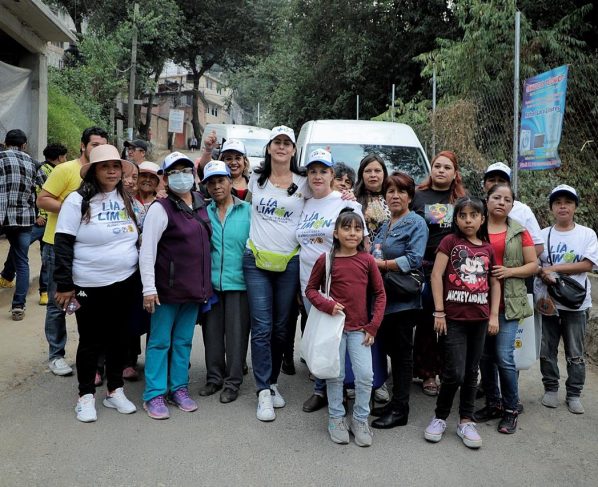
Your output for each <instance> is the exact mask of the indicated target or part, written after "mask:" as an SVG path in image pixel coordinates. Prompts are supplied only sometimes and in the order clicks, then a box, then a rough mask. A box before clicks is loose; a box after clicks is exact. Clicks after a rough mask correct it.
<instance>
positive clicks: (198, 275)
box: [155, 193, 213, 304]
mask: <svg viewBox="0 0 598 487" xmlns="http://www.w3.org/2000/svg"><path fill="white" fill-rule="evenodd" d="M192 195H193V210H191V208H189V207H188V206H187V204H186V203H185V202H183V201H181V200H178V201H177V200H176V197H173V196H169V197H168V198H160V199H158V200H156V203H158V204H161V205H162V206H163V207H164V210H166V214H167V215H168V226H167V227H166V230H164V233H163V234H162V237H161V238H160V241H159V242H158V249H157V257H156V267H155V274H156V288H157V290H158V296H159V297H160V301H162V302H164V303H171V304H181V303H205V302H206V301H207V299H208V298H210V296H212V294H213V291H212V283H211V272H212V268H211V267H212V263H211V258H210V232H211V227H210V220H209V217H208V213H207V211H206V206H205V203H204V202H203V199H202V198H201V196H200V195H199V194H198V193H192ZM204 222H205V223H204ZM208 228H210V231H208Z"/></svg>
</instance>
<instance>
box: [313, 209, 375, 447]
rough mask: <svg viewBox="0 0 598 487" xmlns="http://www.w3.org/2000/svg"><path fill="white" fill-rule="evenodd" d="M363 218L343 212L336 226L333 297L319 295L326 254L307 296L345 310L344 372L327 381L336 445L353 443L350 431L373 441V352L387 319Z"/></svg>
mask: <svg viewBox="0 0 598 487" xmlns="http://www.w3.org/2000/svg"><path fill="white" fill-rule="evenodd" d="M364 226H365V224H364V221H363V219H362V218H361V216H359V215H358V214H357V213H353V211H352V210H349V211H342V212H341V214H340V215H339V217H338V218H337V220H336V224H335V227H334V234H333V236H334V240H333V248H332V259H331V261H332V262H331V265H330V268H331V285H330V298H331V299H326V298H325V297H324V296H323V295H322V294H320V292H319V289H320V288H322V286H323V284H324V283H325V280H326V276H325V274H326V255H325V254H322V255H321V256H320V257H319V258H318V260H317V261H316V263H315V264H314V267H313V269H312V273H311V276H310V279H309V282H308V284H307V287H306V288H305V295H306V297H307V299H309V300H310V302H311V303H312V304H313V305H314V306H315V307H316V308H318V309H319V310H320V311H323V312H325V313H329V314H331V315H335V314H337V313H339V312H340V311H342V312H344V313H345V316H346V318H345V329H344V331H343V336H342V339H341V344H340V349H339V356H340V375H339V376H338V377H337V378H336V379H328V380H327V381H326V387H327V393H328V413H329V421H328V432H329V434H330V438H331V439H332V441H334V442H335V443H340V444H347V443H349V430H350V431H351V432H352V433H353V434H354V436H355V443H356V444H357V445H359V446H370V445H371V444H372V432H371V430H370V427H369V425H368V416H369V414H370V397H371V393H372V380H373V377H374V373H373V370H372V354H371V350H370V347H371V346H372V344H373V343H374V338H375V336H376V332H377V331H378V328H379V326H380V323H381V322H382V318H383V317H384V308H385V307H386V294H385V292H384V284H383V282H382V276H381V275H380V271H379V270H378V266H377V265H376V262H375V260H374V257H372V256H371V255H370V254H368V253H367V252H366V251H365V247H364V242H363V229H364ZM368 291H369V292H370V293H371V297H372V318H371V319H370V318H369V313H368ZM347 352H348V353H349V358H350V359H351V364H352V366H353V373H354V375H355V405H354V407H353V417H352V419H351V421H345V417H344V416H345V408H344V406H343V381H344V378H345V377H344V376H345V355H346V353H347Z"/></svg>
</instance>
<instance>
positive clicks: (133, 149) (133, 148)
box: [127, 146, 143, 152]
mask: <svg viewBox="0 0 598 487" xmlns="http://www.w3.org/2000/svg"><path fill="white" fill-rule="evenodd" d="M136 150H143V149H142V148H141V147H130V146H129V147H127V152H135V151H136Z"/></svg>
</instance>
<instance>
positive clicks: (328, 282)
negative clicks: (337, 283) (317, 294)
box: [324, 252, 332, 298]
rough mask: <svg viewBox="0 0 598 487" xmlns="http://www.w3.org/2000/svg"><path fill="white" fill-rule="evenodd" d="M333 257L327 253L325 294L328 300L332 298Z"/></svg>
mask: <svg viewBox="0 0 598 487" xmlns="http://www.w3.org/2000/svg"><path fill="white" fill-rule="evenodd" d="M331 260H332V259H331V255H330V252H326V275H325V281H324V293H325V295H326V297H327V298H330V285H331V284H332V278H331V276H332V269H331Z"/></svg>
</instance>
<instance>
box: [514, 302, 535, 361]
mask: <svg viewBox="0 0 598 487" xmlns="http://www.w3.org/2000/svg"><path fill="white" fill-rule="evenodd" d="M527 300H528V302H529V303H530V306H532V309H533V303H534V297H533V295H532V294H528V295H527ZM536 360H537V354H536V320H535V319H534V315H532V316H528V317H527V318H524V319H522V320H519V325H518V327H517V335H515V367H516V368H517V370H526V369H529V368H530V367H531V366H532V365H534V363H535V362H536Z"/></svg>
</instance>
